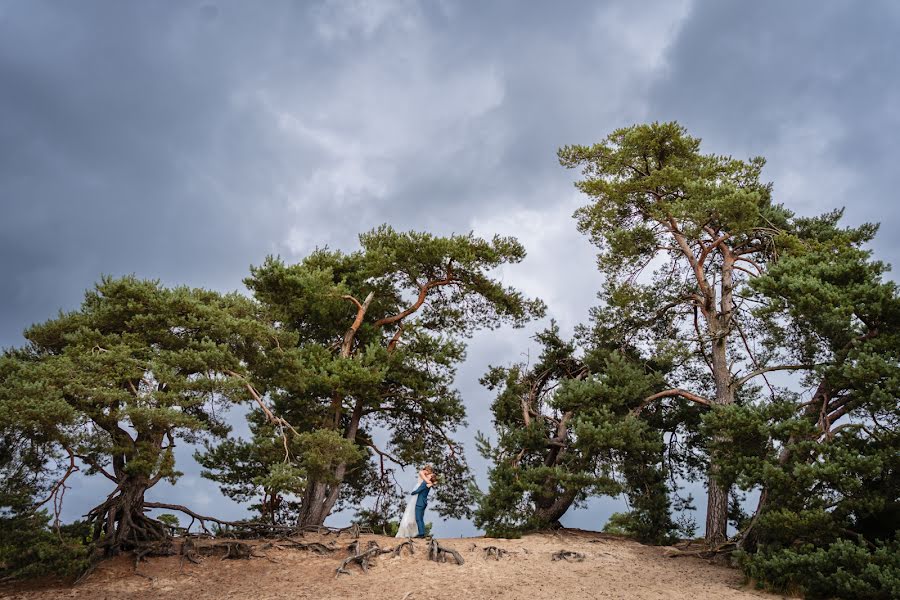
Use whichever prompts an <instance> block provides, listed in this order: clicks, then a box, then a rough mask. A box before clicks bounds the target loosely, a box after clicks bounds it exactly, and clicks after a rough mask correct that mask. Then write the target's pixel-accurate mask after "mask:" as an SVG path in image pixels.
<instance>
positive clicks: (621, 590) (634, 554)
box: [0, 530, 777, 600]
mask: <svg viewBox="0 0 900 600" xmlns="http://www.w3.org/2000/svg"><path fill="white" fill-rule="evenodd" d="M302 541H303V542H305V543H309V542H314V541H318V542H322V543H324V544H326V545H329V546H331V547H333V548H334V551H333V552H329V553H327V554H324V555H318V554H316V553H315V552H312V551H308V550H299V549H296V548H282V547H279V544H277V543H276V544H275V545H273V543H272V542H268V543H267V542H252V545H253V546H254V554H255V555H256V556H258V557H257V558H251V559H249V560H223V559H221V558H219V557H215V556H213V557H207V558H204V559H202V561H201V563H200V564H192V563H190V562H188V561H183V560H182V559H181V558H180V557H166V558H152V559H149V560H147V561H144V562H142V563H141V564H140V567H139V569H138V573H135V571H134V569H133V561H132V560H131V559H129V558H128V557H120V558H117V559H114V560H110V561H108V562H106V563H103V564H101V565H100V566H99V567H98V568H97V569H96V570H95V571H94V572H93V573H92V574H91V575H90V576H89V577H88V578H87V579H86V580H85V581H84V582H83V583H81V584H80V585H79V586H77V587H74V588H73V587H69V586H63V587H59V586H57V587H44V588H37V589H24V588H21V587H19V588H17V589H11V588H7V589H6V591H5V592H4V591H0V596H4V597H10V598H21V599H29V600H31V599H37V598H41V599H55V598H67V599H68V598H76V599H77V598H84V599H88V598H90V599H91V600H94V599H108V600H113V599H117V598H147V599H154V598H178V599H179V600H185V599H192V600H193V599H207V598H209V599H211V598H252V599H256V600H264V599H267V598H291V599H300V598H309V599H317V600H318V599H326V598H354V599H360V600H363V599H373V600H376V599H386V600H424V599H427V598H441V599H451V598H464V599H466V600H475V599H482V598H497V599H509V600H512V599H514V598H516V599H523V600H524V599H528V600H532V599H540V598H553V599H554V600H565V599H568V598H579V599H580V598H637V599H645V598H646V599H654V600H660V599H673V600H677V599H686V600H704V599H707V598H709V599H712V598H715V599H717V600H730V599H738V598H769V599H773V598H777V596H772V595H769V594H764V593H761V592H757V591H755V590H752V589H750V588H748V587H746V586H743V585H742V583H741V575H740V573H739V572H737V571H735V570H733V569H729V568H727V567H722V566H715V565H712V564H709V563H708V562H706V561H704V560H702V559H698V558H693V557H679V558H671V557H669V556H668V555H667V550H666V549H664V548H658V547H652V546H643V545H641V544H638V543H636V542H633V541H630V540H624V539H619V538H616V537H613V536H609V535H604V534H597V533H591V532H583V531H571V530H563V531H560V532H555V533H541V534H534V535H528V536H525V537H523V538H522V539H518V540H496V539H486V538H481V537H479V538H451V539H445V540H440V543H441V545H443V546H445V547H447V548H452V549H454V550H457V551H458V552H459V553H460V555H461V557H462V558H463V559H464V564H462V565H456V564H454V563H453V560H452V559H451V560H450V561H449V562H447V563H436V562H432V561H429V560H428V557H427V549H426V543H425V542H424V541H422V540H418V541H417V542H416V544H415V547H414V550H415V553H414V554H413V555H409V554H408V553H407V551H406V549H403V553H402V554H401V555H400V556H398V557H394V556H392V555H391V554H384V555H382V556H379V557H378V558H376V559H375V560H374V561H373V564H372V565H371V566H370V567H369V569H368V572H366V573H364V572H363V571H362V570H361V569H360V567H359V566H358V565H356V564H351V565H349V566H348V567H347V570H348V571H349V572H350V574H349V575H336V573H335V569H336V567H338V566H339V565H340V564H341V562H342V561H343V559H344V558H346V557H347V556H348V552H347V545H348V544H349V543H350V542H351V541H352V540H351V539H349V538H348V537H347V536H346V535H344V536H341V537H340V538H338V539H335V536H334V535H330V536H321V535H307V536H306V537H304V538H303V539H302ZM370 541H375V542H377V543H378V544H379V545H380V547H381V548H389V547H392V546H395V545H396V543H397V541H398V540H395V539H393V538H387V537H382V536H371V535H364V536H362V538H360V548H362V549H363V550H364V549H365V548H366V547H367V546H368V545H369V542H370ZM281 545H284V543H283V542H282V543H281ZM488 546H495V547H497V548H500V549H502V550H505V551H506V552H507V553H506V554H504V555H503V556H501V557H500V558H499V559H497V558H495V557H493V556H488V555H486V553H485V551H484V549H485V548H486V547H488ZM560 550H567V551H571V552H577V553H580V554H582V555H583V560H580V561H579V560H577V559H575V560H573V561H571V562H569V561H566V560H553V555H554V553H556V552H558V551H560Z"/></svg>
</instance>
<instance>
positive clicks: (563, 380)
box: [475, 325, 675, 542]
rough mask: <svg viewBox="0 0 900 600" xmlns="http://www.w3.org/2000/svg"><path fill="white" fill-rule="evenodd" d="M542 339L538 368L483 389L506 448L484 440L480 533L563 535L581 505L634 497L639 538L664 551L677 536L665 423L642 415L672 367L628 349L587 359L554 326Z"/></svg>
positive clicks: (497, 378)
mask: <svg viewBox="0 0 900 600" xmlns="http://www.w3.org/2000/svg"><path fill="white" fill-rule="evenodd" d="M536 338H537V340H538V341H539V342H540V343H541V345H542V353H541V355H540V357H539V358H538V360H537V361H536V363H535V364H534V365H527V364H519V365H514V366H512V367H508V368H501V367H493V368H492V369H491V370H490V371H489V372H488V374H487V375H486V376H485V377H484V378H483V380H482V383H484V384H485V385H487V386H488V388H489V389H493V390H497V398H496V400H495V401H494V403H493V406H492V411H493V414H494V426H495V428H496V431H497V435H498V439H497V442H496V445H493V446H492V445H491V444H490V443H489V442H488V440H487V439H486V438H485V437H483V436H482V437H480V440H479V442H480V450H481V451H482V454H483V455H484V456H485V458H489V459H491V460H492V461H493V466H492V468H491V471H490V488H489V490H488V492H487V494H485V495H483V496H481V497H480V498H479V506H478V510H477V511H476V514H475V519H476V520H475V522H476V524H477V525H479V526H481V527H484V528H485V529H486V530H487V532H488V534H489V535H502V536H508V535H514V534H518V533H520V532H521V531H523V530H528V529H541V528H545V527H548V526H558V521H559V519H560V518H561V517H562V516H563V514H565V513H566V511H568V509H569V508H570V507H571V506H572V505H573V504H576V503H578V502H583V501H584V500H586V499H587V498H588V497H590V496H594V495H618V494H620V493H622V492H626V493H627V494H628V496H629V498H630V499H631V504H632V509H633V510H632V513H630V515H629V518H630V522H631V524H632V525H633V527H632V529H631V533H632V534H634V535H636V536H637V537H638V538H640V539H641V540H643V541H652V542H662V541H666V540H667V539H669V537H670V535H671V532H672V530H673V529H674V528H675V526H674V524H673V523H672V521H671V519H670V516H669V499H668V487H667V485H666V468H665V466H664V465H665V463H664V452H665V449H666V446H665V445H664V444H663V430H664V429H665V426H664V423H663V421H662V420H661V419H665V418H666V415H664V414H663V413H662V412H661V411H657V410H655V407H654V408H653V409H651V410H648V411H647V412H645V413H644V414H640V415H639V414H638V410H637V409H639V408H640V406H641V404H640V403H641V400H642V399H643V398H645V397H647V396H648V395H651V394H653V393H654V392H656V391H657V390H659V389H661V388H662V386H663V384H664V380H663V377H662V376H661V375H660V371H662V372H665V370H666V369H667V368H668V367H667V365H666V364H664V363H662V362H659V361H657V362H655V363H644V362H642V361H641V360H640V359H639V358H637V357H636V356H635V355H634V354H633V353H630V352H629V351H628V350H627V349H624V348H618V349H615V350H612V349H609V348H604V347H597V348H590V349H588V350H587V351H585V352H584V355H583V357H581V358H579V356H578V354H579V353H577V347H576V345H575V344H574V343H572V342H566V341H564V340H562V339H561V338H560V337H559V330H558V328H557V327H556V326H555V325H553V326H552V327H551V328H550V329H549V330H547V331H544V332H542V333H540V334H538V335H537V336H536Z"/></svg>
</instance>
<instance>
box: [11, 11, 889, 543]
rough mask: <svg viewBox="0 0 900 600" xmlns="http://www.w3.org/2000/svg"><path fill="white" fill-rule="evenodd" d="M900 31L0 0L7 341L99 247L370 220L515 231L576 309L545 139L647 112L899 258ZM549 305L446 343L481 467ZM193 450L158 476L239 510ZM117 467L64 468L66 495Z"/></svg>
mask: <svg viewBox="0 0 900 600" xmlns="http://www.w3.org/2000/svg"><path fill="white" fill-rule="evenodd" d="M898 56H900V4H898V3H896V2H891V1H890V0H886V1H883V2H878V1H874V0H872V1H867V2H850V1H846V2H842V1H837V0H795V1H792V2H782V1H778V0H762V1H756V2H742V1H737V0H707V1H699V0H697V1H690V0H667V1H651V0H646V1H644V0H642V1H639V2H626V1H622V2H599V1H590V2H576V1H567V2H538V1H534V2H525V1H515V0H496V1H493V2H461V1H460V2H458V1H454V0H431V1H424V0H423V1H421V2H412V1H405V0H381V1H371V2H369V1H363V0H343V1H305V2H300V1H298V2H287V1H281V0H269V1H267V2H264V3H261V2H249V1H243V2H225V1H214V0H198V1H193V0H187V1H178V2H175V1H172V0H161V1H158V2H140V1H137V0H131V1H122V0H105V1H104V0H79V1H78V2H65V1H63V0H57V1H55V2H47V1H43V0H0V281H2V282H3V288H2V291H0V346H2V347H9V346H15V345H19V344H21V343H22V342H23V338H22V337H21V332H22V330H23V329H24V328H25V327H27V326H28V325H29V324H31V323H33V322H37V321H43V320H45V319H47V318H51V317H53V316H54V315H55V314H56V313H57V311H59V310H61V309H62V310H71V309H74V308H76V307H77V306H78V304H79V303H80V300H81V298H82V296H83V293H84V290H85V289H86V288H89V287H90V286H92V285H93V283H94V282H96V281H97V280H98V279H99V277H100V276H101V274H110V275H124V274H129V273H134V274H136V275H138V276H140V277H144V278H158V279H160V280H162V281H163V282H164V283H166V284H187V285H191V286H198V287H207V288H212V289H217V290H222V291H230V290H236V289H238V290H240V289H243V286H242V283H241V280H242V279H243V278H244V277H245V276H246V275H247V274H248V271H249V267H250V265H254V264H260V263H261V262H262V261H263V259H264V258H265V256H266V255H269V254H278V255H281V256H282V257H284V258H285V259H286V260H288V261H294V260H300V259H301V258H302V257H303V256H305V255H306V254H307V253H308V252H310V251H311V250H313V249H314V248H316V247H318V246H324V245H328V246H330V247H332V248H340V249H345V250H353V249H354V248H355V247H356V243H357V242H356V236H357V234H358V233H360V232H363V231H367V230H369V229H371V228H373V227H376V226H378V225H379V224H381V223H390V224H392V225H393V226H394V227H395V228H398V229H415V230H427V231H431V232H433V233H436V234H450V233H453V232H456V233H464V232H468V231H474V232H475V233H476V234H478V235H482V236H492V235H493V234H495V233H499V234H504V235H515V236H517V237H518V238H519V239H520V240H521V241H522V242H523V244H524V245H525V247H526V249H527V250H528V253H529V255H528V257H527V258H526V259H525V261H524V263H522V264H520V265H513V266H508V267H505V268H503V269H500V270H499V272H498V273H497V276H498V277H500V278H502V280H503V281H504V282H505V283H507V284H511V285H514V286H517V287H518V288H519V289H521V290H523V291H524V292H525V293H527V294H529V295H532V296H538V297H540V298H542V299H543V300H545V301H546V302H547V304H548V306H549V313H548V318H549V317H553V318H555V319H556V320H557V321H558V322H559V323H560V325H561V327H562V329H563V331H564V332H570V331H571V330H572V328H573V327H574V326H575V325H576V324H577V323H579V322H582V321H584V320H585V319H586V317H587V313H588V308H589V307H590V306H592V305H593V304H595V302H596V292H597V291H598V290H599V288H600V285H601V279H600V275H599V273H598V272H597V269H596V268H595V263H594V250H593V249H592V247H591V246H590V244H589V243H588V241H587V239H585V238H584V237H583V236H581V235H580V234H578V233H577V231H576V229H575V223H574V220H573V219H572V212H573V211H574V210H575V209H576V208H577V207H579V206H581V205H582V204H584V203H586V199H585V198H584V197H580V196H579V194H578V193H577V191H576V190H575V189H574V187H573V185H572V184H573V181H574V180H575V178H576V175H577V174H576V173H575V172H573V171H567V170H566V169H563V168H562V167H560V166H559V164H558V162H557V160H556V150H557V148H559V147H560V146H562V145H565V144H590V143H593V142H596V141H599V140H601V139H602V138H603V137H605V136H606V135H607V134H609V133H610V132H611V131H612V130H614V129H616V128H618V127H623V126H627V125H631V124H634V123H640V122H650V121H668V120H677V121H679V122H680V123H682V124H683V125H684V126H686V127H687V128H688V130H689V132H690V133H691V134H692V135H694V136H697V137H700V138H702V139H703V146H702V148H703V150H704V151H706V152H715V153H719V154H729V155H733V156H736V157H740V158H747V157H750V156H757V155H761V156H765V157H766V158H767V159H768V165H767V167H766V170H765V172H764V175H765V178H766V179H767V180H769V181H772V182H773V183H774V190H775V198H776V200H777V201H779V202H782V203H785V204H786V205H787V206H788V207H789V208H791V209H792V210H794V211H795V212H797V213H800V214H804V215H811V214H816V213H820V212H824V211H826V210H831V209H834V208H839V207H846V222H847V223H848V224H859V223H862V222H866V221H875V222H880V223H881V224H882V229H881V234H880V235H879V237H878V238H877V240H876V242H875V243H874V245H873V249H874V251H875V254H876V256H877V257H878V258H880V259H882V260H884V261H886V262H889V263H894V264H897V263H900V237H898V236H897V235H896V233H895V232H896V231H897V229H898V227H900V202H898V200H897V198H896V192H895V189H896V188H895V181H894V179H895V177H894V175H895V174H896V173H897V164H898V163H900V141H898V140H900V66H898V65H900V63H898V61H897V57H898ZM546 324H547V320H544V321H542V322H539V323H536V324H534V325H533V326H531V327H529V328H527V329H525V330H519V331H513V330H499V331H494V332H484V333H480V334H478V335H476V336H475V337H474V338H473V339H472V341H471V343H470V346H469V351H468V358H467V360H466V362H465V363H464V364H463V365H462V366H461V368H460V370H459V373H458V377H457V386H458V388H459V389H460V391H461V393H462V396H463V398H464V400H465V403H466V406H467V410H468V414H469V427H468V429H467V430H465V431H463V432H461V434H460V438H461V439H462V440H463V441H464V442H467V454H468V455H469V459H470V461H471V463H472V465H473V468H474V469H475V472H476V476H477V478H478V480H479V481H480V482H482V484H483V483H484V482H485V481H486V479H485V478H486V469H487V465H486V464H485V463H484V461H483V460H481V459H480V457H478V456H477V454H476V453H475V451H474V444H472V443H471V440H472V437H473V435H474V432H475V431H477V430H481V431H484V432H485V433H490V431H491V428H492V425H491V422H490V410H489V407H490V401H491V394H490V393H489V392H488V391H487V390H485V389H483V388H481V386H480V385H479V384H478V378H479V377H480V376H481V375H482V374H483V373H484V371H485V370H486V368H487V365H488V364H494V365H503V364H509V363H512V362H516V361H519V360H521V359H522V358H523V357H524V356H526V355H527V353H528V351H529V349H531V350H532V351H534V350H535V346H534V344H533V343H532V342H531V341H530V339H529V336H530V335H531V334H532V333H533V332H534V330H535V329H536V328H540V327H543V326H545V325H546ZM233 420H234V422H235V423H236V424H237V425H238V427H237V429H236V431H237V432H238V433H240V430H241V426H240V421H241V419H240V413H239V411H238V412H236V414H235V417H234V419H233ZM190 456H191V451H190V448H180V449H179V454H178V460H179V468H180V469H181V470H182V471H184V472H185V475H184V477H183V478H182V479H181V481H179V483H178V484H177V485H175V486H174V487H173V486H168V485H162V484H161V485H160V486H158V488H157V489H156V490H155V491H154V492H153V493H152V494H151V497H152V498H153V499H162V498H165V499H166V500H167V501H172V502H176V501H177V502H178V503H184V504H188V505H191V506H193V507H195V508H196V509H197V510H199V511H200V512H211V513H215V514H216V515H219V516H224V517H231V518H236V517H240V516H243V515H244V514H245V512H244V510H243V508H242V507H241V506H238V505H235V504H234V503H232V502H230V501H229V500H227V499H225V498H223V497H222V496H221V494H220V493H219V492H218V490H217V488H216V486H215V485H214V484H213V483H211V482H208V481H205V480H203V479H201V478H200V477H199V475H198V473H199V468H198V467H197V465H196V464H195V463H193V461H192V459H191V457H190ZM105 487H106V486H105V483H104V482H102V481H95V480H93V479H86V478H80V479H78V480H76V481H75V483H74V484H73V487H72V489H71V490H69V491H68V492H67V496H66V505H65V510H64V518H68V519H73V518H77V517H78V516H79V515H81V514H83V513H84V512H85V511H86V510H87V509H88V508H90V507H91V506H92V505H94V504H97V503H98V502H99V500H100V499H102V494H103V490H104V489H105ZM702 493H703V490H702V489H699V490H697V491H695V495H700V496H702ZM702 504H703V502H698V505H699V508H700V509H701V510H700V511H698V514H697V515H696V519H697V521H698V522H700V523H702V522H703V519H704V515H703V511H702ZM623 507H624V504H623V502H622V501H621V499H609V498H603V499H598V500H595V501H592V502H591V503H590V505H589V506H588V507H585V508H583V509H580V510H577V511H571V512H570V514H568V515H566V517H565V518H564V519H563V523H564V524H565V525H567V526H574V527H583V528H588V529H599V528H600V527H602V525H603V523H604V522H605V520H606V518H607V517H608V515H609V514H610V513H611V512H612V511H613V510H621V509H622V508H623ZM343 518H345V516H344V515H338V516H337V517H336V520H335V521H334V522H340V521H341V519H343ZM435 531H436V532H437V533H438V534H439V535H459V534H464V533H465V534H468V533H472V532H474V531H475V530H474V527H473V526H472V525H471V524H469V523H465V522H448V523H437V524H436V525H435Z"/></svg>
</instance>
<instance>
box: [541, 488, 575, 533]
mask: <svg viewBox="0 0 900 600" xmlns="http://www.w3.org/2000/svg"><path fill="white" fill-rule="evenodd" d="M574 501H575V492H574V491H570V490H566V491H564V492H562V493H560V494H557V495H554V496H543V497H541V496H535V497H534V504H535V510H534V517H535V520H536V521H538V522H539V523H540V524H542V525H544V526H557V525H558V524H559V520H560V519H561V518H562V516H563V515H564V514H566V511H568V510H569V507H571V506H572V503H573V502H574Z"/></svg>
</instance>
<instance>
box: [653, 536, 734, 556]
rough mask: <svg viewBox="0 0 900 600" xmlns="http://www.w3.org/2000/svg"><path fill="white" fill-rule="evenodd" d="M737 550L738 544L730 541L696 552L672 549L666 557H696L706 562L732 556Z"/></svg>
mask: <svg viewBox="0 0 900 600" xmlns="http://www.w3.org/2000/svg"><path fill="white" fill-rule="evenodd" d="M736 549H737V543H736V542H734V541H728V542H725V543H723V544H719V545H718V546H714V547H711V548H710V547H709V546H704V547H703V548H698V549H696V550H679V549H677V548H670V549H668V550H666V556H668V557H669V558H680V557H682V556H694V557H697V558H704V559H706V560H715V559H717V558H721V557H722V556H723V555H726V554H731V553H732V552H733V551H734V550H736Z"/></svg>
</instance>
